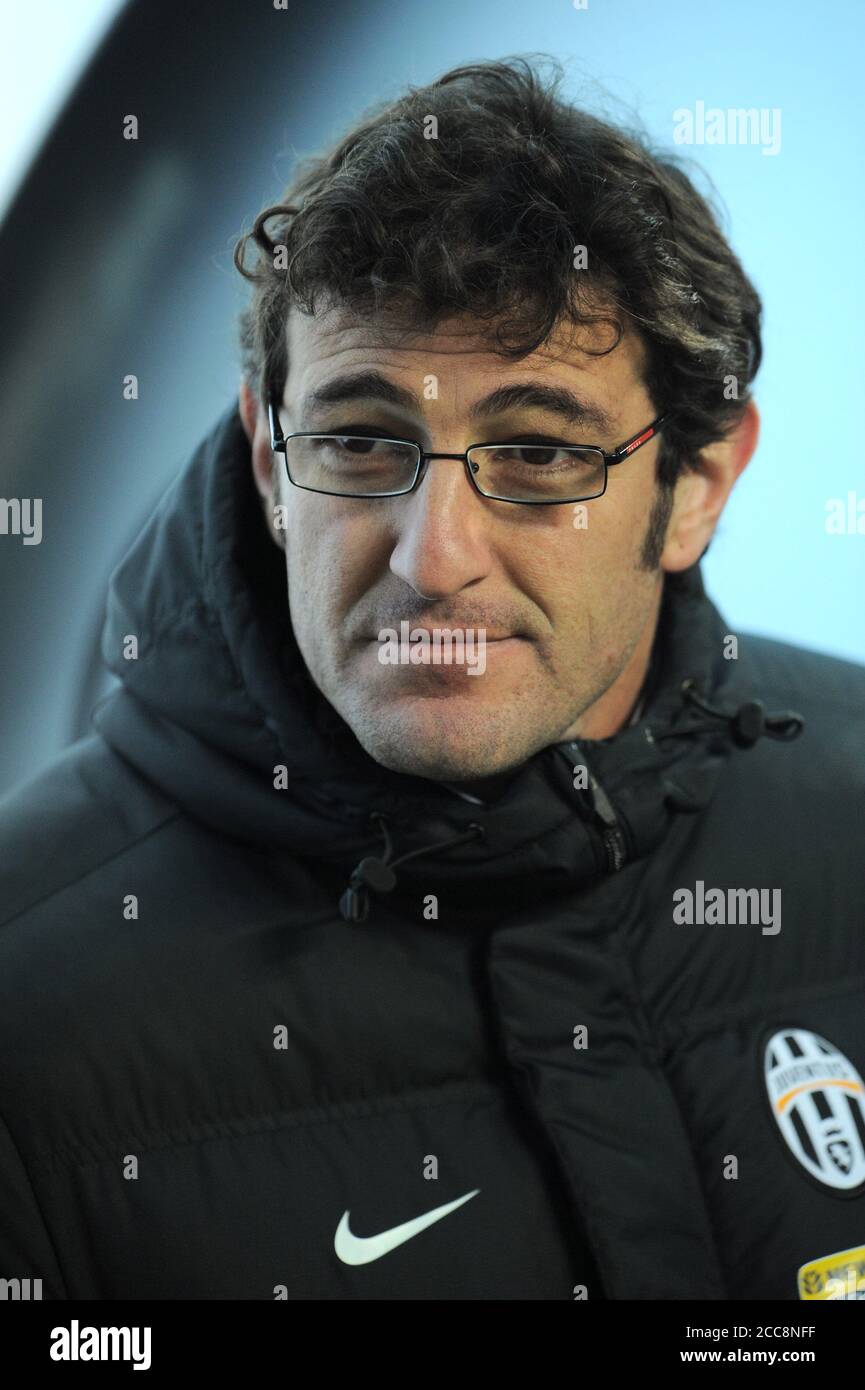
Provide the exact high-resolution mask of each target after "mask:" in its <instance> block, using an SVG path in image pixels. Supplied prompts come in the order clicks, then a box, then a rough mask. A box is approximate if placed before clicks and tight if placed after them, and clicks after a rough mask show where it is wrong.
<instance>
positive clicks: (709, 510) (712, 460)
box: [661, 401, 760, 573]
mask: <svg viewBox="0 0 865 1390" xmlns="http://www.w3.org/2000/svg"><path fill="white" fill-rule="evenodd" d="M759 434H760V414H759V411H758V410H757V407H756V405H755V404H754V402H753V401H749V402H748V404H747V405H746V406H745V409H744V411H743V413H742V418H741V419H740V420H739V421H738V423H737V424H735V425H734V426H733V428H732V429H731V430H730V431H729V433H728V434H727V435H726V437H725V438H724V439H721V440H719V441H718V442H717V443H715V444H708V445H707V446H706V448H705V449H701V450H700V454H699V467H698V469H697V470H696V471H695V472H685V473H682V474H681V475H680V477H679V478H678V480H677V482H676V487H675V492H674V495H673V510H672V513H671V515H670V521H669V525H668V526H667V538H666V541H665V544H664V549H663V552H662V554H661V569H663V570H666V571H667V572H668V573H675V572H676V571H678V570H686V569H690V567H691V565H693V564H696V562H697V561H698V560H699V558H700V556H701V555H702V553H703V551H704V550H705V549H706V546H707V545H708V544H709V542H710V540H711V539H712V536H713V534H714V531H715V527H716V525H717V524H718V518H719V517H720V515H721V513H722V511H723V510H724V507H725V506H726V504H727V498H728V497H729V495H730V492H731V491H732V488H733V484H734V483H735V481H736V479H737V478H738V476H739V474H740V473H741V472H742V471H743V469H744V468H745V466H746V464H747V463H748V460H749V459H750V457H751V455H752V454H753V452H754V450H755V449H756V447H757V440H758V438H759Z"/></svg>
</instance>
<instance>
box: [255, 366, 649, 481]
mask: <svg viewBox="0 0 865 1390" xmlns="http://www.w3.org/2000/svg"><path fill="white" fill-rule="evenodd" d="M277 409H278V406H277V404H276V402H275V400H274V395H273V393H272V392H271V394H270V395H269V397H268V403H267V418H268V422H269V424H270V447H271V449H272V450H273V452H274V453H275V454H282V455H283V456H284V458H285V471H286V473H287V475H288V481H289V482H290V483H291V485H292V486H293V487H299V488H301V489H302V490H303V491H304V492H318V493H320V494H321V496H323V497H356V498H357V499H358V500H359V501H366V502H374V501H375V500H376V499H377V498H379V497H405V496H407V495H408V493H410V492H414V491H415V489H416V488H418V487H419V486H420V483H421V481H422V480H423V477H424V475H425V473H426V465H427V463H428V461H429V460H430V459H457V460H459V461H461V462H462V463H463V464H464V466H465V471H466V475H467V477H468V480H469V482H470V483H471V485H472V487H473V488H474V490H475V492H476V493H477V494H478V496H479V497H486V498H487V499H488V500H489V501H491V502H511V503H513V504H514V506H518V507H555V506H562V505H564V506H567V505H568V504H570V503H573V502H589V501H591V500H592V499H593V498H595V497H603V495H604V493H605V492H606V490H607V479H608V477H609V469H610V468H612V467H614V466H615V464H617V463H624V461H625V459H627V458H630V457H631V454H634V453H636V451H637V450H638V449H641V448H642V447H643V445H644V444H648V442H649V440H650V439H654V437H655V435H656V434H657V433H658V431H659V430H660V428H661V426H662V425H663V424H665V423H666V421H668V420H669V419H670V418H671V417H672V413H673V412H672V411H667V412H666V413H665V414H664V415H659V416H658V418H657V419H656V420H653V421H652V423H651V424H650V425H646V426H644V428H643V429H641V430H638V431H637V433H636V434H634V435H632V436H631V438H630V439H626V440H625V442H624V444H620V445H619V447H618V448H617V449H613V450H612V452H610V453H608V452H607V451H606V450H605V449H602V448H600V446H599V445H596V444H560V445H559V446H558V447H559V448H561V449H582V450H586V451H588V450H590V449H591V450H592V452H593V453H596V454H600V455H601V457H602V459H603V461H604V486H603V487H602V488H601V490H600V492H591V493H589V495H588V497H554V498H546V497H545V498H540V499H538V500H532V501H524V500H523V499H522V498H520V497H496V496H493V495H491V494H490V493H488V492H484V491H483V490H482V489H481V488H480V487H478V484H477V483H476V482H475V478H474V474H473V473H472V469H471V466H470V459H469V455H470V454H471V452H472V450H473V449H493V448H496V447H499V448H501V447H503V446H504V443H505V441H503V440H500V439H499V440H494V441H492V442H491V443H488V444H470V445H469V447H468V449H466V450H465V452H464V453H462V454H439V453H426V452H425V451H424V450H423V449H422V448H421V446H420V445H419V444H418V442H417V440H416V439H396V438H394V437H392V436H390V435H383V434H381V435H379V434H376V435H372V434H370V435H347V434H345V433H343V434H333V433H331V432H329V431H327V430H295V431H294V432H293V433H292V434H287V435H286V434H283V432H282V427H281V425H280V423H279V418H278V416H277ZM364 438H368V439H380V440H381V441H382V442H383V443H385V444H406V445H409V446H410V447H411V448H413V449H416V450H417V455H418V459H417V463H416V464H415V475H414V479H413V481H412V482H411V484H410V486H409V487H404V488H398V489H396V490H395V491H393V492H373V493H363V492H330V491H327V490H326V489H325V488H320V487H306V485H305V484H304V483H296V482H295V481H294V479H293V478H292V476H291V471H290V469H289V467H288V450H287V445H288V441H289V440H290V439H364ZM522 447H523V448H530V447H531V446H530V445H523V446H522ZM539 447H552V446H551V445H550V446H543V445H542V446H539Z"/></svg>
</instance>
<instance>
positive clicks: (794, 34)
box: [0, 0, 865, 788]
mask: <svg viewBox="0 0 865 1390" xmlns="http://www.w3.org/2000/svg"><path fill="white" fill-rule="evenodd" d="M13 26H14V27H13ZM2 27H3V33H2V39H3V42H2V44H0V50H2V51H3V52H4V53H5V58H4V59H3V64H4V66H2V67H0V86H2V88H3V91H4V93H5V95H4V97H3V103H4V105H3V106H2V108H0V109H2V115H3V116H4V117H5V119H4V120H3V121H2V128H3V129H4V131H5V137H4V138H5V141H6V144H5V148H4V149H3V150H2V152H0V215H2V217H3V221H2V224H0V266H2V274H3V279H4V314H3V319H2V326H0V408H2V409H0V419H2V432H0V439H2V452H0V496H2V497H5V498H9V497H33V496H39V497H41V498H42V499H43V539H42V543H41V544H40V545H38V546H25V545H23V544H22V543H21V539H20V538H19V537H15V536H5V535H0V593H2V596H3V614H4V617H3V628H2V635H0V679H2V682H3V687H2V703H0V709H2V730H0V749H2V763H0V788H2V787H3V786H5V785H8V784H9V783H11V782H14V781H16V780H18V779H19V778H21V777H23V776H26V775H28V774H30V773H32V772H35V771H37V770H38V769H39V768H40V767H41V766H42V765H43V764H44V763H46V762H47V761H49V760H50V759H51V758H52V757H53V756H54V755H55V753H56V752H57V751H59V749H61V748H63V747H64V746H65V745H66V744H68V743H69V742H71V741H72V740H73V739H74V738H76V737H78V736H79V735H80V734H81V733H82V732H86V730H87V728H88V721H89V712H90V709H91V708H92V705H93V703H94V702H95V700H96V699H97V698H98V696H99V694H100V693H101V691H102V690H103V689H105V688H107V678H106V677H104V676H103V675H102V674H101V671H100V665H99V660H98V636H99V630H100V626H101V621H102V611H103V604H104V596H105V588H106V584H107V580H108V575H109V573H110V571H111V569H112V568H113V566H114V564H115V563H116V562H117V561H118V559H119V558H120V556H121V555H122V554H123V552H124V550H125V549H126V547H127V546H128V544H129V543H130V541H131V540H132V539H133V537H134V536H135V534H136V533H137V531H138V529H139V528H140V526H141V524H142V521H143V520H144V518H145V517H146V516H147V514H148V513H149V511H150V510H151V509H152V507H153V505H154V504H155V502H156V501H157V499H158V498H159V496H160V495H161V493H162V492H163V490H164V489H165V487H166V485H167V484H168V483H169V482H170V480H171V479H172V478H173V477H174V476H175V474H176V472H177V471H178V469H179V468H181V467H182V465H183V464H184V462H185V461H186V459H187V457H188V455H189V453H190V452H191V450H192V449H193V448H194V447H195V445H196V444H197V443H198V441H199V440H200V438H201V437H202V436H203V435H204V434H205V433H206V432H207V431H208V430H209V428H210V427H211V425H212V423H213V422H214V420H215V418H216V416H217V415H218V414H219V413H220V412H221V411H222V410H223V409H224V407H225V406H226V405H227V404H228V403H229V401H230V399H231V398H232V396H233V395H234V394H236V390H237V383H238V358H237V351H236V346H235V320H236V315H237V312H238V310H239V308H240V307H241V305H242V303H243V302H244V300H245V286H244V285H243V282H241V280H240V278H239V276H238V275H237V274H236V272H235V270H234V267H233V265H232V261H231V253H232V249H233V246H234V243H235V240H236V238H237V236H238V235H239V234H240V232H241V231H242V230H245V229H247V228H248V227H249V226H250V224H251V222H252V219H253V217H254V216H255V214H256V213H257V212H258V211H259V209H260V208H261V207H263V206H264V205H265V204H266V203H269V202H272V201H275V200H276V199H277V198H278V196H279V194H280V192H281V190H282V187H283V185H284V184H285V182H287V180H288V178H289V176H290V173H291V169H292V162H293V159H294V157H295V156H296V155H303V154H305V153H309V152H312V151H314V150H317V149H320V148H321V147H322V146H324V145H326V144H327V143H328V142H330V141H331V140H332V139H333V138H335V137H336V136H338V135H339V134H341V133H342V131H343V129H344V127H345V126H346V125H347V124H349V123H350V122H352V121H353V120H354V119H355V118H356V117H357V116H358V115H359V113H360V112H361V111H362V110H363V108H364V107H365V106H367V105H368V104H369V103H371V102H377V101H379V100H381V99H384V98H387V97H391V96H396V95H397V94H398V93H399V92H400V91H401V90H402V88H403V87H404V86H405V84H407V83H414V84H420V83H424V82H427V81H429V80H430V79H431V78H433V77H434V76H436V75H437V74H438V73H440V72H442V71H443V70H445V69H446V68H448V67H450V66H453V65H455V64H457V63H462V62H467V61H470V60H473V59H483V58H494V57H501V56H506V55H509V54H513V53H531V52H543V53H550V54H552V55H554V56H555V57H557V58H559V59H560V60H561V61H563V62H564V63H565V64H566V68H567V72H568V77H567V80H566V84H565V91H566V92H567V93H569V94H571V95H572V96H573V97H574V98H576V99H578V100H581V101H582V102H584V104H586V105H588V106H589V107H590V108H591V109H593V110H595V111H597V112H599V113H600V114H602V115H607V116H609V117H611V118H612V119H613V120H616V121H619V122H623V123H626V124H631V125H634V124H637V123H640V124H642V126H643V127H644V128H645V129H646V130H647V132H648V133H649V135H650V137H651V138H652V139H653V140H654V141H656V142H659V143H661V144H664V145H667V146H669V147H670V148H671V149H673V150H674V151H675V152H676V153H678V154H680V155H681V154H686V155H689V156H691V157H692V158H694V159H696V160H697V161H698V162H699V164H700V166H701V167H702V168H703V169H704V170H706V171H707V173H708V174H709V176H710V178H711V180H712V182H713V183H714V185H715V186H716V188H717V190H718V193H719V195H720V197H721V199H722V202H723V205H724V207H725V208H726V221H725V225H726V229H727V231H728V233H729V235H730V237H731V240H732V243H733V245H734V247H735V248H736V250H737V251H738V253H739V254H740V256H741V258H742V260H743V262H744V264H745V267H746V269H747V270H748V271H749V273H750V275H751V277H752V278H753V279H754V281H755V283H756V285H757V288H758V290H759V291H760V293H761V295H762V297H763V300H764V304H765V359H764V365H763V368H762V370H761V373H760V376H759V377H758V381H757V392H756V394H757V401H758V404H759V406H760V408H761V412H762V416H763V430H762V437H761V442H760V446H759V449H758V452H757V455H756V456H755V458H754V460H753V461H752V463H751V465H750V466H749V468H748V470H747V471H746V473H745V474H744V475H743V477H742V478H741V479H740V481H739V483H738V484H737V486H736V488H735V491H734V493H733V496H732V499H731V501H730V503H729V505H728V507H727V509H726V511H725V513H724V516H723V518H722V521H721V524H720V527H719V530H718V532H717V533H716V537H715V540H714V542H713V544H712V548H711V551H710V553H709V555H708V556H707V557H706V559H705V560H704V562H703V563H704V573H705V576H706V581H707V585H708V588H709V591H710V593H711V594H712V597H713V598H714V599H715V601H716V602H717V603H718V605H719V607H720V609H721V612H722V613H723V614H724V616H725V617H726V619H727V621H728V623H729V626H730V629H731V631H734V632H749V631H751V632H760V633H764V634H768V635H770V636H775V637H778V638H782V639H784V640H788V641H793V642H796V643H799V644H801V645H803V646H809V647H814V648H818V649H820V650H822V651H825V652H829V653H831V654H834V655H838V656H844V657H848V658H852V659H855V660H859V661H865V535H860V534H855V533H854V534H844V535H833V534H829V533H828V532H827V530H826V524H825V523H826V507H827V502H828V500H829V499H830V498H833V497H837V498H842V499H845V500H846V498H847V494H848V492H854V493H855V494H856V496H857V498H858V499H859V500H863V499H865V468H863V464H862V445H861V443H860V439H861V428H862V426H861V407H862V401H863V391H862V323H863V321H865V302H863V301H865V275H863V273H862V263H861V257H862V247H863V245H865V191H863V180H862V176H861V171H862V168H863V142H865V119H863V115H865V111H863V108H865V97H863V84H862V81H861V68H862V55H863V52H865V4H863V3H862V0H834V3H832V0H829V3H824V4H822V5H819V6H815V5H814V4H812V3H809V2H808V0H762V2H761V3H760V4H758V5H755V4H754V3H753V0H727V3H725V4H724V5H720V6H718V5H695V4H694V3H693V0H655V3H652V4H649V3H646V0H589V4H588V8H586V9H578V8H576V7H575V6H574V4H573V3H572V0H533V3H532V4H531V5H527V4H526V3H525V0H473V3H472V4H470V5H467V4H466V3H465V0H435V3H429V0H399V3H395V2H394V0H361V3H351V2H350V0H331V3H330V4H329V5H327V6H322V5H321V4H320V3H310V0H291V3H290V4H289V7H288V9H287V10H278V9H275V8H274V7H273V4H272V3H271V0H259V2H258V3H250V0H245V2H244V0H231V3H223V0H206V3H205V0H188V3H185V4H184V5H183V6H175V5H174V4H173V3H168V0H146V3H131V4H128V5H126V6H122V7H121V6H118V5H117V3H116V0H76V4H75V5H73V6H68V5H66V4H61V3H60V0H47V3H45V4H43V5H40V6H39V7H38V8H37V9H36V10H34V11H32V12H31V16H30V18H29V19H28V17H27V15H26V13H25V12H24V11H23V9H21V8H19V10H18V12H17V13H16V14H15V15H14V18H13V17H12V16H11V13H10V10H9V9H7V10H6V11H5V18H4V19H3V21H2ZM700 101H702V102H703V103H704V104H705V107H706V108H710V107H721V108H723V109H724V110H726V109H728V108H732V107H736V108H738V107H744V108H751V107H757V108H769V109H774V108H778V109H779V110H780V112H781V147H780V151H779V152H778V153H777V154H776V155H769V156H767V155H764V154H763V153H762V150H761V148H760V146H759V145H708V144H704V145H699V146H694V147H692V148H690V149H687V148H685V147H684V146H675V145H674V142H673V132H674V126H675V121H674V116H673V113H674V112H675V111H676V110H677V109H678V108H682V107H687V108H690V109H691V110H693V109H694V108H695V106H696V104H697V103H698V102H700ZM129 113H133V114H135V115H137V117H138V119H139V123H140V137H139V139H138V141H137V142H129V141H124V140H123V139H122V134H121V130H122V121H123V117H124V116H125V115H126V114H129ZM130 372H134V373H135V374H136V375H137V376H138V378H139V383H140V398H139V400H138V401H136V402H124V400H123V399H122V394H121V393H122V378H123V376H124V375H125V374H126V373H130ZM863 524H865V523H863Z"/></svg>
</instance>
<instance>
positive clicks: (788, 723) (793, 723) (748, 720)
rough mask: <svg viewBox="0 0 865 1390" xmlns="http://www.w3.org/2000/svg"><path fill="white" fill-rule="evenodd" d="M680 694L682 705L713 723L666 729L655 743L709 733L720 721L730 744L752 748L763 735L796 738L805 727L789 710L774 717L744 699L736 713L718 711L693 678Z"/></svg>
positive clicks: (759, 705)
mask: <svg viewBox="0 0 865 1390" xmlns="http://www.w3.org/2000/svg"><path fill="white" fill-rule="evenodd" d="M681 691H682V699H683V700H684V701H685V703H688V702H690V703H691V704H692V705H696V707H697V709H699V710H702V711H703V713H704V714H708V715H710V716H711V718H712V719H713V720H715V721H716V723H709V722H708V721H704V722H703V723H702V724H692V725H691V727H690V728H688V729H668V730H667V731H666V732H665V733H658V734H655V735H654V737H655V739H656V740H657V739H662V738H683V737H685V736H686V735H688V734H700V733H704V732H711V731H712V730H713V729H715V728H717V722H718V721H719V722H720V723H722V724H727V725H728V726H729V730H730V734H731V736H732V739H733V742H734V743H735V744H736V745H737V746H738V747H739V748H753V746H754V744H755V743H756V742H757V740H758V739H760V738H763V737H764V736H765V737H767V738H779V739H793V738H798V737H799V735H800V734H801V732H802V730H803V729H804V727H805V720H804V719H803V718H802V715H801V714H796V712H795V711H794V710H789V709H785V710H776V711H775V712H774V713H773V714H768V713H767V711H766V707H765V705H764V704H762V702H761V701H760V700H746V701H745V703H744V704H743V705H740V706H739V708H738V709H736V710H723V709H718V708H717V706H715V705H711V704H710V703H709V701H708V700H706V699H704V698H703V696H702V695H701V694H700V692H699V690H698V689H697V682H696V681H695V680H694V678H693V676H689V677H688V679H687V680H684V681H682V686H681Z"/></svg>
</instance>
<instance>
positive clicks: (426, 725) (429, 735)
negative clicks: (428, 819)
mask: <svg viewBox="0 0 865 1390" xmlns="http://www.w3.org/2000/svg"><path fill="white" fill-rule="evenodd" d="M417 703H418V702H413V704H415V705H416V704H417ZM420 703H422V704H423V703H427V704H430V705H432V706H434V708H432V709H429V710H418V709H417V708H413V709H406V710H405V711H400V710H397V709H394V708H391V709H389V710H387V711H386V712H383V711H382V710H381V709H378V710H376V711H374V712H372V713H371V715H370V717H369V718H366V719H360V720H358V719H349V720H348V722H349V724H350V726H351V728H352V731H353V733H354V735H355V737H356V738H357V740H358V742H359V743H360V744H361V746H362V747H363V748H364V750H365V751H366V752H367V753H368V754H369V756H370V757H371V758H374V759H375V761H376V762H377V763H381V764H382V766H383V767H387V768H389V769H390V770H391V771H392V772H401V773H404V774H406V775H408V776H413V777H426V778H429V779H430V780H431V781H433V782H456V781H461V780H466V781H468V780H470V779H473V778H476V777H491V776H494V775H495V774H496V773H497V772H505V771H507V769H508V768H510V767H513V766H515V765H516V764H518V763H520V762H523V761H524V760H525V758H527V757H529V756H530V755H531V753H532V752H533V751H534V750H535V748H536V747H538V746H540V745H539V744H538V743H537V742H535V743H533V744H532V745H531V746H527V747H526V749H525V752H522V751H521V750H520V749H519V748H517V747H516V738H515V737H511V738H510V739H508V737H507V736H506V734H505V731H504V730H503V729H502V728H501V725H498V727H496V726H495V722H493V723H492V724H491V723H490V721H489V720H480V721H477V722H476V721H475V720H472V719H470V718H468V717H466V718H465V719H464V720H457V719H456V717H455V714H454V716H452V717H451V719H450V720H447V716H445V715H443V713H442V702H441V701H440V700H437V701H429V702H420ZM343 717H344V718H345V716H343ZM446 720H447V722H452V723H453V724H454V727H453V728H452V729H450V730H449V729H448V728H447V727H446ZM521 732H522V738H521V739H520V742H522V741H523V740H524V739H525V730H523V731H521Z"/></svg>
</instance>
